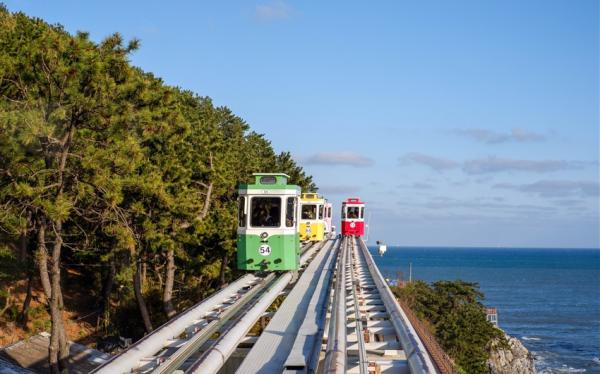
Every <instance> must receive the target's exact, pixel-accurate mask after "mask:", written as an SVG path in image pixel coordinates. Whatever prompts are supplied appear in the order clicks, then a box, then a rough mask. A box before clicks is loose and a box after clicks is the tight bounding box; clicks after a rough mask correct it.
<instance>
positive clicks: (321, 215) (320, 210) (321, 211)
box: [319, 205, 323, 219]
mask: <svg viewBox="0 0 600 374" xmlns="http://www.w3.org/2000/svg"><path fill="white" fill-rule="evenodd" d="M319 219H323V205H319Z"/></svg>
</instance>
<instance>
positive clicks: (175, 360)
mask: <svg viewBox="0 0 600 374" xmlns="http://www.w3.org/2000/svg"><path fill="white" fill-rule="evenodd" d="M273 279H275V274H274V273H271V274H269V275H267V276H266V277H265V278H264V280H263V281H262V282H261V284H260V285H256V286H255V287H253V288H252V289H250V290H249V291H248V292H246V293H245V294H244V296H242V297H241V298H240V299H239V300H238V302H237V303H236V304H235V305H232V306H231V307H230V308H227V309H226V310H225V311H224V312H223V313H222V314H221V315H219V318H217V319H215V320H213V321H211V322H210V323H209V324H208V325H206V326H205V327H204V328H203V329H202V330H201V331H200V332H198V333H197V334H195V335H194V336H193V337H192V338H191V339H189V340H188V341H187V342H185V344H184V345H183V346H181V347H180V348H179V349H178V350H177V351H175V352H174V353H173V354H172V355H171V356H169V357H168V358H167V359H166V360H165V361H164V362H163V363H161V364H160V365H159V366H158V367H157V368H156V369H154V370H153V371H152V373H153V374H163V373H172V372H173V371H175V369H177V368H179V367H180V366H181V365H182V364H183V363H184V362H185V361H186V360H187V359H188V358H189V357H190V356H192V355H193V354H194V353H195V352H197V351H198V349H200V347H202V345H203V344H204V343H206V341H208V339H210V337H211V336H212V335H213V334H214V333H216V332H217V331H219V329H220V328H221V327H222V326H223V325H224V324H225V323H226V322H227V321H228V320H229V319H230V318H231V317H233V316H234V315H235V314H236V313H238V312H239V311H240V310H241V309H242V308H243V307H244V306H245V305H246V304H247V303H248V302H249V301H250V300H252V299H253V298H254V297H255V296H256V295H257V294H258V293H259V292H260V291H262V290H263V288H264V287H268V285H270V284H271V283H272V281H273Z"/></svg>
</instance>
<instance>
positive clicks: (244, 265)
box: [236, 173, 365, 271]
mask: <svg viewBox="0 0 600 374" xmlns="http://www.w3.org/2000/svg"><path fill="white" fill-rule="evenodd" d="M252 176H253V178H254V180H253V182H252V183H244V184H240V185H239V187H238V195H239V198H238V225H237V259H236V260H237V268H238V269H240V270H250V271H289V270H298V269H299V267H300V242H301V241H303V242H309V241H310V242H319V241H323V240H325V239H326V238H327V237H328V236H330V235H332V234H333V233H334V232H335V229H334V227H335V226H333V221H332V210H333V204H332V203H331V202H329V201H327V200H326V199H325V198H324V197H323V196H322V195H319V194H317V193H315V192H305V193H302V192H301V189H300V187H299V186H297V185H294V184H290V183H288V181H289V179H290V177H289V176H288V175H286V174H284V173H254V174H252ZM364 210H365V203H364V202H362V201H360V199H359V198H348V199H346V200H345V201H344V202H343V203H342V216H341V219H342V224H341V228H342V235H344V236H363V235H364V226H365V223H364V216H365V215H364V214H365V211H364Z"/></svg>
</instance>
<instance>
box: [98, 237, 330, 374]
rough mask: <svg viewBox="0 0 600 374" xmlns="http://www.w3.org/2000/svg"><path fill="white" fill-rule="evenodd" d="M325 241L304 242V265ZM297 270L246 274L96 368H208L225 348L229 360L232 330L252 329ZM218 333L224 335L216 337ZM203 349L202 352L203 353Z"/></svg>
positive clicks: (110, 372)
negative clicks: (242, 326)
mask: <svg viewBox="0 0 600 374" xmlns="http://www.w3.org/2000/svg"><path fill="white" fill-rule="evenodd" d="M323 245H324V242H323V243H316V244H313V243H307V244H305V245H303V246H302V255H301V257H300V264H301V266H304V265H306V264H307V263H309V262H310V260H311V259H312V258H313V257H314V255H315V253H316V252H317V251H318V250H319V249H321V247H322V246H323ZM294 275H295V274H294V272H286V273H282V274H277V273H267V274H262V275H257V274H256V273H251V274H246V275H244V276H242V277H240V278H239V279H237V280H236V281H234V282H233V283H231V284H229V285H228V286H227V287H225V288H223V289H221V290H220V291H218V292H217V293H215V294H214V295H212V296H211V297H209V298H207V299H205V300H203V301H201V302H200V303H198V304H196V305H195V306H193V307H191V308H190V309H188V310H187V311H185V312H184V313H182V314H181V315H179V316H177V317H175V318H174V319H172V320H170V321H169V322H167V323H166V324H164V325H163V326H161V327H159V328H157V329H156V330H154V331H153V332H152V333H151V334H148V335H147V336H145V337H144V338H142V339H141V340H139V341H138V342H136V343H135V344H134V345H132V346H131V347H129V348H128V349H127V350H126V351H125V352H123V353H122V354H120V355H119V356H116V357H114V358H113V359H112V360H110V361H108V362H107V363H106V364H104V365H102V366H101V367H99V368H97V369H96V370H95V371H94V372H93V373H98V374H114V373H172V372H174V371H175V370H178V369H180V368H184V369H186V372H201V373H206V372H210V371H207V370H211V369H210V368H211V367H215V369H214V371H215V372H216V371H217V370H218V368H217V366H218V367H220V365H222V362H221V363H220V364H218V365H215V364H211V365H210V366H208V367H207V366H206V365H207V364H206V363H203V362H208V363H213V362H217V361H218V360H217V361H214V358H215V352H219V353H218V354H217V355H218V356H220V357H221V358H222V360H221V361H223V362H224V360H226V359H227V357H228V355H224V354H223V351H225V350H226V349H225V348H226V347H224V344H225V345H230V346H231V345H233V344H234V343H233V340H235V339H234V338H232V336H234V335H235V334H238V335H239V334H241V333H240V331H241V330H240V329H239V328H237V329H236V328H234V326H236V325H237V326H241V325H242V324H243V325H244V326H245V325H249V327H248V328H247V329H250V327H252V325H253V324H254V323H255V322H256V320H258V319H259V318H260V316H261V314H262V312H264V310H266V309H267V308H268V307H269V305H270V304H271V303H272V300H274V299H275V298H276V297H277V296H278V295H279V294H280V293H281V292H282V291H283V289H285V287H286V286H287V285H288V284H289V283H290V281H292V280H293V278H294ZM269 301H270V302H269ZM246 332H247V330H246V331H244V332H243V334H242V338H243V335H245V333H246ZM216 334H217V335H218V336H219V338H218V339H216V340H214V339H212V340H211V338H213V337H214V336H215V335H216ZM207 345H208V347H207V348H204V349H203V347H206V346H207ZM235 346H237V344H235V345H234V346H233V348H232V349H230V352H231V351H233V349H235ZM199 352H201V353H202V354H201V355H199V356H198V353H199ZM229 354H230V353H229ZM225 356H227V357H225Z"/></svg>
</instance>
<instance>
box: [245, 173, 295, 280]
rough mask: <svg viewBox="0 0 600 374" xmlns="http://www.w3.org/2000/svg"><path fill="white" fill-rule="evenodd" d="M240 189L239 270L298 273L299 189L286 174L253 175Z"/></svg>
mask: <svg viewBox="0 0 600 374" xmlns="http://www.w3.org/2000/svg"><path fill="white" fill-rule="evenodd" d="M252 175H253V176H254V183H252V184H241V185H240V186H239V189H238V194H239V201H238V204H239V206H238V228H237V268H238V269H240V270H258V271H261V270H263V271H264V270H298V267H299V264H300V237H299V234H298V222H299V221H298V206H299V199H300V187H299V186H296V185H293V184H288V179H289V176H288V175H286V174H283V173H254V174H252Z"/></svg>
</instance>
